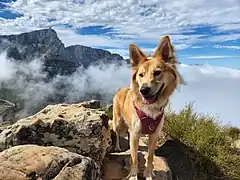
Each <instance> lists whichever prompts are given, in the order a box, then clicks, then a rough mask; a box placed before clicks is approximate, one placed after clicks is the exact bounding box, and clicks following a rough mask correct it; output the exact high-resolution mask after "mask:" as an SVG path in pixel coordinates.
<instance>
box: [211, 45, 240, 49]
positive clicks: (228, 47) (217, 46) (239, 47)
mask: <svg viewBox="0 0 240 180" xmlns="http://www.w3.org/2000/svg"><path fill="white" fill-rule="evenodd" d="M214 47H215V48H220V49H235V50H240V46H220V45H216V46H214Z"/></svg>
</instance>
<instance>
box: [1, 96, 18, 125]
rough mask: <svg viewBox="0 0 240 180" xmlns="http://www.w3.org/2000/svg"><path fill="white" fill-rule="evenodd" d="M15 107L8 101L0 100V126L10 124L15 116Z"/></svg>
mask: <svg viewBox="0 0 240 180" xmlns="http://www.w3.org/2000/svg"><path fill="white" fill-rule="evenodd" d="M15 112H16V105H15V104H14V103H12V102H10V101H8V100H5V99H0V124H5V123H10V122H11V121H12V120H13V119H14V116H15Z"/></svg>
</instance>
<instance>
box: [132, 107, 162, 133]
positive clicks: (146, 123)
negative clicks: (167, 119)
mask: <svg viewBox="0 0 240 180" xmlns="http://www.w3.org/2000/svg"><path fill="white" fill-rule="evenodd" d="M134 108H135V110H136V113H137V115H138V118H139V119H140V121H141V124H142V134H153V133H154V132H155V131H156V129H157V127H158V125H159V124H160V122H161V120H162V118H163V115H164V108H163V107H162V108H161V109H160V112H161V113H160V114H159V115H158V116H157V117H156V119H153V118H151V117H149V116H147V115H146V114H145V113H144V112H143V111H141V110H139V109H138V108H137V107H136V106H135V104H134Z"/></svg>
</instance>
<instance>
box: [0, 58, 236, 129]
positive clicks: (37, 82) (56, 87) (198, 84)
mask: <svg viewBox="0 0 240 180" xmlns="http://www.w3.org/2000/svg"><path fill="white" fill-rule="evenodd" d="M178 66H179V70H180V73H181V74H182V76H183V77H184V79H185V80H186V82H187V85H185V86H182V87H180V88H179V89H178V90H177V91H176V92H175V93H174V95H173V96H172V97H171V101H170V103H171V104H172V107H173V109H174V110H179V109H180V108H182V107H183V106H184V105H186V104H187V103H188V102H194V103H195V104H194V105H195V106H194V107H195V110H196V111H197V112H199V113H208V114H211V115H213V116H218V117H219V118H218V119H219V120H220V121H222V122H223V123H224V124H227V123H228V122H231V123H232V124H234V125H240V123H239V121H238V120H239V112H238V111H239V108H238V107H240V94H239V89H240V84H239V83H238V82H240V71H239V70H236V69H230V68H223V67H213V66H210V65H203V66H190V65H184V64H180V65H178ZM0 67H1V69H0V73H1V74H0V84H1V87H5V88H6V87H9V88H12V89H14V90H16V91H17V93H16V94H15V95H18V97H19V98H20V99H24V100H25V103H24V107H25V109H24V111H22V112H21V114H20V115H21V116H25V115H27V113H28V111H30V110H31V109H32V108H36V106H40V105H44V102H45V101H46V99H49V98H54V97H55V96H54V95H55V94H57V97H58V95H64V96H63V98H62V99H60V100H59V101H61V102H68V103H73V102H78V101H80V100H81V99H83V100H87V99H92V96H91V94H93V93H96V92H97V93H98V94H100V95H101V98H102V101H104V102H106V103H111V102H112V98H113V95H114V93H115V92H116V91H117V90H118V89H119V88H121V87H124V86H128V85H129V83H130V80H131V78H130V76H131V70H130V67H129V66H128V65H126V64H125V65H124V64H123V65H122V66H119V65H118V66H116V65H115V64H108V65H106V64H100V65H97V66H90V67H89V68H88V69H85V70H84V69H81V68H79V69H78V71H76V72H75V73H74V74H72V75H71V76H57V77H55V78H54V79H52V80H51V81H46V79H45V78H46V74H45V73H43V72H42V65H41V63H39V60H38V59H35V60H33V61H32V62H31V63H28V64H19V63H18V64H16V63H14V62H13V61H10V60H9V59H7V58H6V56H5V54H1V55H0ZM27 80H28V81H27ZM4 83H5V84H4ZM86 96H87V97H86ZM95 97H96V96H95Z"/></svg>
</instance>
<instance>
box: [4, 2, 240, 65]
mask: <svg viewBox="0 0 240 180" xmlns="http://www.w3.org/2000/svg"><path fill="white" fill-rule="evenodd" d="M189 8H190V10H189ZM191 8H192V9H195V10H194V11H192V10H191ZM239 12H240V3H239V1H238V0H232V1H230V2H229V3H226V2H224V1H223V0H221V1H219V2H218V3H209V2H208V1H207V0H199V1H198V2H196V3H194V2H191V0H183V1H182V3H178V1H177V0H173V1H172V2H166V1H161V2H158V1H151V0H150V1H141V0H131V1H126V2H125V3H121V1H111V0H106V1H99V2H96V1H93V0H92V1H91V0H89V1H85V0H66V1H64V3H57V2H51V1H49V2H45V3H42V2H41V1H40V0H39V1H31V0H29V1H28V3H26V1H24V0H17V1H16V0H15V1H11V0H2V1H0V23H1V26H2V27H1V30H0V34H11V33H13V34H17V33H21V32H27V31H31V30H35V29H41V28H48V27H49V26H51V27H52V28H54V29H56V31H57V32H59V37H60V38H61V40H62V41H63V42H64V43H65V45H71V44H82V45H86V46H91V47H97V48H103V49H106V50H109V51H111V52H116V53H120V54H121V55H122V56H124V57H125V58H127V57H128V45H129V44H130V43H135V44H137V45H138V46H139V47H140V48H142V49H143V50H144V51H145V52H146V53H148V54H149V53H151V52H152V51H153V50H154V48H155V47H156V45H157V43H158V41H159V39H160V37H161V36H162V35H164V34H169V35H170V37H171V38H172V42H173V44H174V45H175V46H176V52H177V56H178V60H179V61H180V62H182V63H187V64H206V63H207V64H211V65H216V66H225V67H231V68H240V13H239ZM69 36H72V38H71V37H69Z"/></svg>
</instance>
